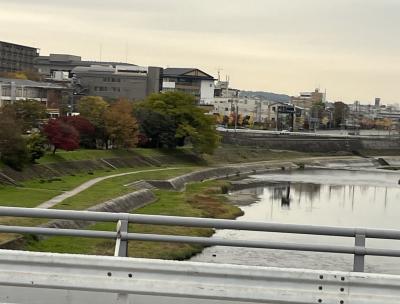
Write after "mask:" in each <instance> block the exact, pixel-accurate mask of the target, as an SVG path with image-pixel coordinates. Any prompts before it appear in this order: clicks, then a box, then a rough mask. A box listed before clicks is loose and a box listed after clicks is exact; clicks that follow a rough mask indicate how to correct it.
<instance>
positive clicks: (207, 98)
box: [163, 68, 215, 105]
mask: <svg viewBox="0 0 400 304" xmlns="http://www.w3.org/2000/svg"><path fill="white" fill-rule="evenodd" d="M214 80H215V79H214V77H213V76H211V75H209V74H207V73H205V72H203V71H201V70H199V69H196V68H166V69H164V72H163V91H164V92H166V91H181V92H185V93H188V94H191V95H193V96H195V97H196V100H197V102H198V103H199V104H204V105H207V104H211V103H212V101H213V99H214Z"/></svg>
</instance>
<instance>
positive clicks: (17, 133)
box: [0, 107, 28, 170]
mask: <svg viewBox="0 0 400 304" xmlns="http://www.w3.org/2000/svg"><path fill="white" fill-rule="evenodd" d="M0 159H1V160H2V161H3V162H4V163H5V164H7V165H9V166H10V167H12V168H14V169H16V170H21V169H22V168H23V165H24V164H25V163H26V162H27V161H28V153H27V149H26V144H25V141H24V139H23V137H22V132H21V127H20V124H19V123H18V121H17V119H16V114H15V111H14V109H12V108H9V107H2V108H0Z"/></svg>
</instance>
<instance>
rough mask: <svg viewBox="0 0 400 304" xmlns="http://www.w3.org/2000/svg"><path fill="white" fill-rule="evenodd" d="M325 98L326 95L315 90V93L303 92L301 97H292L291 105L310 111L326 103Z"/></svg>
mask: <svg viewBox="0 0 400 304" xmlns="http://www.w3.org/2000/svg"><path fill="white" fill-rule="evenodd" d="M325 97H326V96H325V93H321V92H320V91H319V89H315V90H314V92H302V93H300V95H299V96H292V97H291V98H290V103H291V104H293V105H295V106H298V107H301V108H303V109H309V108H311V107H312V106H313V105H315V104H320V103H324V102H325Z"/></svg>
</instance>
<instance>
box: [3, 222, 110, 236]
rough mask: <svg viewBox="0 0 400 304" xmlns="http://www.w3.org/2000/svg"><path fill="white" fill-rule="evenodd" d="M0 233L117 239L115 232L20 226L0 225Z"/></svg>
mask: <svg viewBox="0 0 400 304" xmlns="http://www.w3.org/2000/svg"><path fill="white" fill-rule="evenodd" d="M0 233H20V234H40V235H51V236H75V237H88V238H103V239H115V238H116V237H117V232H113V231H96V230H77V229H58V228H44V227H21V226H4V225H0Z"/></svg>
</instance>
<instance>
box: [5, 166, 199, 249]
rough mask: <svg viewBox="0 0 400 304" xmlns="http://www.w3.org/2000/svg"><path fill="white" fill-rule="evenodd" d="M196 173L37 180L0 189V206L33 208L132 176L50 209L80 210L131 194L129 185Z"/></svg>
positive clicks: (179, 170)
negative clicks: (91, 182)
mask: <svg viewBox="0 0 400 304" xmlns="http://www.w3.org/2000/svg"><path fill="white" fill-rule="evenodd" d="M197 169H199V167H192V166H180V167H173V168H149V167H145V168H134V169H133V168H124V169H118V170H113V171H112V172H109V171H99V172H96V171H94V172H92V173H93V174H92V175H87V173H86V174H85V173H81V174H77V175H74V176H64V177H61V178H58V179H56V180H54V181H51V182H45V183H43V182H41V180H32V181H28V182H25V183H23V187H14V186H1V187H0V194H1V195H0V206H13V207H35V206H37V205H39V204H40V203H43V202H44V201H46V200H48V199H50V198H52V197H54V196H57V195H59V194H61V193H62V192H63V191H66V190H71V189H72V188H74V187H76V186H78V185H80V184H81V183H83V182H85V181H88V180H90V179H93V178H96V177H100V176H107V175H110V174H116V173H128V172H129V173H132V174H129V175H124V176H119V177H113V178H110V179H107V180H103V181H100V182H99V183H97V184H95V185H93V186H91V187H90V188H88V189H86V190H84V191H82V192H80V193H78V194H76V195H74V196H72V197H70V198H67V199H66V200H64V201H62V202H61V203H59V204H57V205H55V206H54V207H53V208H55V209H71V210H84V209H87V208H89V207H91V206H94V205H97V204H99V203H102V202H104V201H107V200H110V199H112V198H115V197H118V196H122V195H124V194H127V193H129V192H132V191H135V190H136V189H135V188H134V187H131V186H129V184H130V183H133V182H135V181H138V180H142V179H160V180H163V179H168V178H172V177H175V176H179V175H182V174H185V173H188V172H191V171H194V170H197ZM156 170H157V171H156ZM45 222H46V220H45V219H31V218H13V217H2V218H1V219H0V224H2V225H22V226H35V225H39V224H42V223H45ZM14 237H15V236H14V235H11V234H0V243H1V242H4V241H7V240H11V239H13V238H14Z"/></svg>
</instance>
